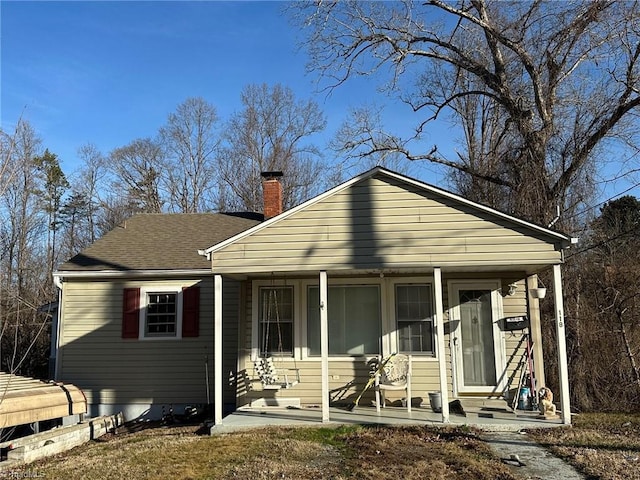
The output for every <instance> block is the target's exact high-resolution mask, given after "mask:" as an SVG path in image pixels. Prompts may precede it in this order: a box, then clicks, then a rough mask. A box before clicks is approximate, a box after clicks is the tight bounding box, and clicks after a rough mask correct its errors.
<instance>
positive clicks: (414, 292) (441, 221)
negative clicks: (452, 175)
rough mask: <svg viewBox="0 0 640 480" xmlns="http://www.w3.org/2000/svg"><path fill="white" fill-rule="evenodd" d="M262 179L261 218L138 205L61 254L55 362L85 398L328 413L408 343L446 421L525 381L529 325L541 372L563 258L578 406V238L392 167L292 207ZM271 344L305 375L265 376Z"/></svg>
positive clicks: (141, 409) (60, 375)
mask: <svg viewBox="0 0 640 480" xmlns="http://www.w3.org/2000/svg"><path fill="white" fill-rule="evenodd" d="M264 188H265V192H264V197H265V212H266V213H267V215H266V216H267V217H271V215H273V216H272V217H271V218H267V219H266V220H265V221H263V222H260V221H258V220H257V219H255V218H253V219H251V218H243V217H242V216H236V217H234V216H229V215H224V214H195V215H188V214H187V215H139V216H136V217H133V218H132V219H130V220H129V221H128V222H127V224H126V225H123V226H122V227H120V228H118V229H116V230H115V231H113V232H110V233H109V234H107V235H106V236H105V237H104V238H102V239H101V240H99V241H97V242H96V243H95V244H94V245H92V246H91V247H89V248H87V249H86V250H85V251H83V252H82V253H81V254H80V255H78V256H76V257H74V258H72V259H71V260H69V261H68V262H66V263H65V264H63V265H61V266H60V268H59V270H58V271H57V272H56V273H55V279H56V282H57V285H58V286H59V287H60V305H61V316H60V321H59V324H58V325H57V336H56V338H57V345H56V346H55V347H56V348H55V350H56V352H57V354H56V378H57V379H60V380H63V381H69V382H73V383H74V384H76V385H78V386H80V387H81V388H83V390H84V392H85V394H86V395H87V400H88V403H89V404H90V411H91V413H93V414H98V413H100V414H104V413H111V412H113V411H116V410H118V411H124V413H125V416H126V418H128V419H133V418H140V417H145V416H149V417H156V416H158V415H161V414H162V413H163V412H167V411H168V410H169V409H172V408H173V409H183V408H185V407H187V406H193V405H202V404H209V405H211V404H212V405H213V413H214V415H213V416H214V421H215V422H216V423H219V422H221V421H222V418H223V415H224V412H225V411H232V410H234V409H235V408H238V407H241V406H246V405H273V404H275V405H298V404H300V405H318V406H319V407H321V409H322V418H323V420H329V403H330V401H331V400H333V401H338V395H337V394H336V392H340V398H343V399H344V398H350V399H352V398H353V397H354V395H355V394H356V393H357V392H358V391H359V389H360V388H361V387H362V385H363V384H364V382H366V379H367V377H368V369H369V366H368V363H367V362H368V361H369V360H370V359H371V358H374V357H376V356H378V355H388V354H391V353H395V352H404V353H408V354H410V355H411V359H412V360H411V361H412V371H413V376H412V391H413V393H414V398H413V399H412V402H413V403H421V402H423V401H424V400H425V398H426V397H427V394H428V392H434V391H439V392H441V394H442V400H443V409H442V419H443V421H447V420H448V415H449V412H448V401H449V400H450V399H451V398H460V397H467V396H475V397H481V398H489V397H499V396H501V395H502V394H503V393H504V392H505V391H506V390H508V389H509V388H513V387H514V386H515V385H514V383H515V384H517V383H518V382H517V380H516V381H515V382H514V381H513V377H514V376H515V373H516V371H515V369H516V368H517V365H518V360H519V359H520V357H521V353H522V351H523V349H524V348H525V347H524V345H525V344H523V338H524V337H523V333H524V332H525V331H529V332H530V334H531V339H532V341H533V350H532V351H533V360H534V362H533V363H534V369H535V378H536V380H537V382H538V385H544V364H543V359H542V349H541V343H542V341H543V339H542V338H541V331H540V311H539V303H538V302H539V300H538V298H535V297H534V295H533V293H534V291H535V290H534V289H535V288H536V287H537V275H536V274H537V273H539V272H541V271H543V270H546V269H552V270H553V288H552V290H553V302H554V304H555V312H556V328H557V333H558V335H557V348H558V354H559V359H560V361H559V370H560V371H559V377H560V379H561V391H560V392H557V395H556V399H559V400H560V406H561V411H562V421H563V422H564V423H570V414H569V392H568V377H567V365H566V351H565V344H564V318H563V316H564V314H563V304H562V281H561V270H560V265H561V264H562V262H563V252H564V250H565V249H566V248H568V247H569V246H570V245H571V244H572V243H573V239H571V238H570V237H568V236H566V235H564V234H561V233H558V232H556V231H553V230H550V229H548V228H544V227H541V226H538V225H534V224H532V223H529V222H526V221H523V220H521V219H518V218H515V217H513V216H510V215H507V214H504V213H502V212H499V211H497V210H494V209H492V208H489V207H486V206H483V205H480V204H477V203H474V202H471V201H469V200H466V199H464V198H462V197H460V196H458V195H455V194H452V193H450V192H447V191H445V190H442V189H440V188H437V187H434V186H431V185H428V184H425V183H423V182H420V181H417V180H414V179H411V178H409V177H406V176H403V175H400V174H398V173H395V172H391V171H389V170H386V169H384V168H380V167H376V168H374V169H372V170H370V171H368V172H365V173H363V174H362V175H359V176H357V177H355V178H353V179H351V180H350V181H347V182H345V183H343V184H341V185H339V186H337V187H335V188H333V189H331V190H329V191H327V192H325V193H323V194H321V195H319V196H317V197H315V198H313V199H311V200H309V201H307V202H305V203H303V204H301V205H299V206H297V207H295V208H293V209H291V210H288V211H286V212H282V213H279V212H280V210H279V205H278V202H279V201H280V198H281V190H280V183H279V180H278V178H277V176H275V175H272V176H267V177H266V178H265V181H264ZM517 317H524V318H520V319H518V318H517ZM514 319H516V320H522V321H519V322H512V321H511V320H514ZM514 326H515V329H514ZM527 326H528V328H527V329H526V330H524V328H525V327H527ZM263 356H270V357H271V358H273V363H274V364H275V365H276V368H277V369H278V371H281V372H285V371H287V370H288V369H292V370H295V371H297V372H298V374H299V378H300V382H299V383H297V384H296V385H295V386H294V385H293V383H295V382H291V383H290V384H289V385H283V386H282V388H270V387H269V386H267V385H263V384H262V382H261V381H260V379H259V377H258V375H257V372H256V368H255V364H254V362H255V361H256V359H258V358H260V357H263ZM296 378H297V377H296ZM289 386H291V388H286V387H289Z"/></svg>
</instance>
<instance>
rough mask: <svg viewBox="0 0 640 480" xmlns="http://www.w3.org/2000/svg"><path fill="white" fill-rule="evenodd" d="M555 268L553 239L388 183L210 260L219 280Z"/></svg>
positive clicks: (370, 184)
mask: <svg viewBox="0 0 640 480" xmlns="http://www.w3.org/2000/svg"><path fill="white" fill-rule="evenodd" d="M559 261H560V253H559V252H558V251H557V250H556V248H555V245H554V239H551V238H542V237H541V234H539V233H538V232H535V231H533V230H532V229H527V228H525V227H523V226H521V225H516V224H515V223H513V222H509V221H507V220H505V219H501V218H499V217H497V216H495V215H490V214H489V213H487V212H483V211H480V210H478V209H475V208H473V207H471V206H467V205H463V204H461V203H459V202H456V201H454V200H452V199H449V198H446V197H441V196H438V195H436V194H434V193H431V192H427V191H424V190H422V189H419V188H417V187H415V186H411V185H408V184H405V183H400V182H398V181H396V180H393V179H390V178H388V177H386V176H382V177H373V178H368V179H365V180H363V181H362V182H360V183H357V184H354V185H353V186H352V187H350V188H347V189H345V190H343V191H341V192H337V193H335V194H333V195H332V196H329V197H326V198H323V199H321V200H320V201H318V202H316V203H315V204H310V205H308V206H307V207H306V208H304V209H302V210H299V211H297V212H294V213H293V214H291V215H289V216H285V218H283V219H282V220H280V221H278V222H275V223H273V224H271V225H269V227H268V228H264V229H262V230H258V231H256V232H254V233H253V234H251V235H248V236H246V237H244V238H241V239H238V240H236V241H235V242H234V243H232V244H230V245H228V246H226V247H223V248H222V249H220V250H219V251H217V252H214V253H213V267H214V270H215V271H216V272H217V273H226V272H235V273H243V272H244V273H250V272H263V271H274V270H280V271H284V270H288V269H290V267H292V266H295V269H296V270H297V271H313V270H320V269H323V270H349V269H354V268H402V267H414V268H415V267H416V266H422V267H430V266H439V267H442V268H443V269H446V268H447V267H455V266H464V267H473V266H479V267H480V266H488V265H491V266H508V265H542V264H549V263H556V262H559Z"/></svg>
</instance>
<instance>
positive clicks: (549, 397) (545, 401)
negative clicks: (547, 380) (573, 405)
mask: <svg viewBox="0 0 640 480" xmlns="http://www.w3.org/2000/svg"><path fill="white" fill-rule="evenodd" d="M538 400H539V401H538V406H539V408H540V416H542V417H544V418H545V419H547V420H551V419H554V418H558V415H557V414H556V406H555V405H554V403H553V392H552V391H551V390H550V389H548V388H547V387H542V388H541V389H540V392H539V393H538Z"/></svg>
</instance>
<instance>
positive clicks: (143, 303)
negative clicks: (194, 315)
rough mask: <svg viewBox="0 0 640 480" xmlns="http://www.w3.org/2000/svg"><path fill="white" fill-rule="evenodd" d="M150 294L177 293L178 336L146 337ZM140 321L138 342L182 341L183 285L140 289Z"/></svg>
mask: <svg viewBox="0 0 640 480" xmlns="http://www.w3.org/2000/svg"><path fill="white" fill-rule="evenodd" d="M150 293H175V294H176V334H175V335H160V336H150V337H147V336H146V335H145V331H146V328H145V327H146V320H147V304H148V299H149V297H148V295H149V294H150ZM139 307H140V319H139V322H140V324H139V329H138V332H139V333H138V340H144V341H167V340H180V339H182V285H179V286H176V285H158V286H151V285H149V286H144V287H140V306H139Z"/></svg>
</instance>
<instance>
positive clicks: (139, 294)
mask: <svg viewBox="0 0 640 480" xmlns="http://www.w3.org/2000/svg"><path fill="white" fill-rule="evenodd" d="M122 293H123V297H122V307H123V309H122V338H126V339H172V338H173V339H178V338H188V337H198V336H199V331H200V287H199V286H197V285H192V286H188V287H183V286H175V287H167V286H162V287H158V286H155V287H153V286H148V287H136V288H125V289H123V292H122Z"/></svg>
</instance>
